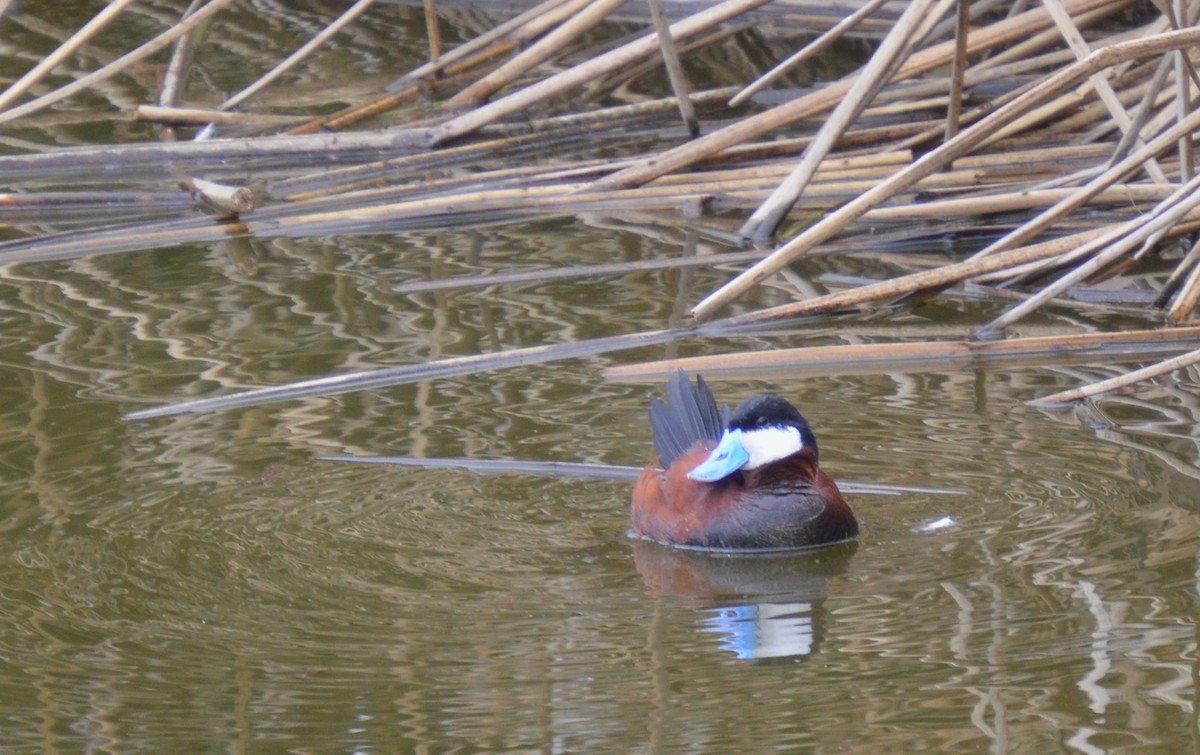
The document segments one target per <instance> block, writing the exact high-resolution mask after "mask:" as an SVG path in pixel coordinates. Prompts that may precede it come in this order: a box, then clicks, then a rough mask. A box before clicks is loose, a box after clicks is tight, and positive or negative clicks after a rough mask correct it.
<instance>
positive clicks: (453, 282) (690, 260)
mask: <svg viewBox="0 0 1200 755" xmlns="http://www.w3.org/2000/svg"><path fill="white" fill-rule="evenodd" d="M758 256H759V254H758V252H733V253H729V254H720V255H704V256H701V257H665V258H664V257H659V258H655V259H649V260H634V261H632V262H614V263H610V264H607V265H569V266H567V267H557V268H543V269H540V270H512V271H508V272H498V273H486V274H484V275H458V276H455V277H453V278H445V279H439V280H417V281H411V282H409V283H401V284H399V285H397V286H393V287H392V292H393V293H396V294H404V295H407V296H413V295H416V294H425V293H434V292H440V291H461V290H463V289H471V288H490V287H492V286H515V285H522V284H533V283H549V282H552V281H562V280H575V279H578V278H599V277H603V276H617V275H630V274H633V273H647V272H659V271H662V270H676V269H679V268H689V267H712V266H713V265H738V264H744V263H746V262H751V261H753V260H754V259H756V258H757V257H758Z"/></svg>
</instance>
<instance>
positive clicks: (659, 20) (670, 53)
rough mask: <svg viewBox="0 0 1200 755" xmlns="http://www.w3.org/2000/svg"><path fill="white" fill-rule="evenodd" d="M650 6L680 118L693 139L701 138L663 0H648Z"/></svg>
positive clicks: (689, 89)
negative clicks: (677, 103) (677, 102)
mask: <svg viewBox="0 0 1200 755" xmlns="http://www.w3.org/2000/svg"><path fill="white" fill-rule="evenodd" d="M647 4H648V5H649V6H650V19H651V20H652V21H653V22H654V33H655V34H657V35H658V46H659V52H661V53H662V59H663V65H665V66H666V69H667V78H668V80H669V81H670V82H671V91H672V92H674V93H675V99H676V100H678V101H679V117H680V119H682V120H683V125H684V128H686V129H687V131H688V134H690V135H691V137H692V138H693V139H695V138H696V137H697V136H700V122H699V121H697V120H696V108H695V107H694V106H693V105H692V100H691V91H692V87H691V84H689V83H688V80H687V74H685V73H684V71H683V64H682V63H681V62H680V61H679V51H678V50H677V49H676V48H675V38H674V37H673V36H671V24H670V22H669V21H667V13H666V11H665V10H663V6H662V0H647Z"/></svg>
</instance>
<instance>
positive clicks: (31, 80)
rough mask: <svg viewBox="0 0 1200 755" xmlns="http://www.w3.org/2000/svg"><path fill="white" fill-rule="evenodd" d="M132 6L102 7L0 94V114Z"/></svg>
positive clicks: (117, 1) (118, 2)
mask: <svg viewBox="0 0 1200 755" xmlns="http://www.w3.org/2000/svg"><path fill="white" fill-rule="evenodd" d="M132 4H133V0H113V2H111V3H109V4H108V5H106V6H104V9H103V10H101V11H100V12H99V13H97V14H96V15H95V16H93V17H92V20H91V21H88V22H87V23H86V24H84V25H83V26H82V27H81V28H80V29H79V31H77V32H75V33H74V34H72V35H71V36H70V37H69V38H68V39H67V40H66V41H64V42H63V43H62V44H61V45H59V46H58V48H57V49H55V50H54V52H52V53H50V54H49V55H47V56H46V57H45V58H43V59H42V61H41V62H40V63H38V64H37V65H35V66H34V67H33V68H31V69H29V71H27V72H26V73H25V75H24V76H22V77H21V78H19V79H17V80H16V81H15V82H13V84H12V85H11V86H9V87H8V89H6V90H5V91H4V92H3V93H0V112H2V111H3V110H4V109H5V108H7V107H8V106H9V105H11V104H12V103H13V102H15V101H16V100H17V99H18V98H20V96H21V95H23V94H25V92H27V91H29V88H30V87H31V86H33V85H34V84H37V83H38V82H39V81H41V80H42V79H43V78H44V77H45V76H46V74H48V73H50V72H51V71H52V70H54V68H55V67H56V66H57V65H58V64H59V63H61V62H63V61H64V60H66V59H67V58H68V57H70V56H71V55H72V54H73V53H74V52H75V51H76V50H78V49H79V48H80V47H82V46H83V45H84V44H85V43H86V42H87V41H88V40H89V39H91V38H92V37H94V36H96V35H97V34H99V33H100V32H101V31H103V30H104V29H105V28H107V27H108V25H109V24H110V23H111V22H112V21H113V19H115V18H116V17H117V16H118V15H120V14H121V13H122V12H123V11H124V10H125V9H126V8H128V7H129V6H130V5H132Z"/></svg>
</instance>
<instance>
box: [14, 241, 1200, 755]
mask: <svg viewBox="0 0 1200 755" xmlns="http://www.w3.org/2000/svg"><path fill="white" fill-rule="evenodd" d="M682 238H683V233H682V231H681V230H680V229H679V228H676V227H672V226H670V225H663V226H658V227H655V226H648V225H636V224H627V225H624V226H622V227H621V228H620V229H615V228H614V227H613V225H612V224H611V223H608V222H607V221H606V219H597V218H589V219H581V220H579V221H553V222H550V221H537V222H530V223H528V224H524V225H517V226H507V227H502V228H481V229H477V230H474V231H469V232H468V231H445V232H438V233H430V234H408V235H403V234H400V235H391V234H389V235H378V236H334V237H324V238H302V239H276V240H271V241H262V242H260V241H252V242H251V243H250V245H249V247H250V249H249V252H250V254H249V256H247V255H245V254H242V253H240V252H239V249H238V248H237V247H234V246H232V245H224V244H214V245H211V246H188V247H175V248H166V249H159V250H148V251H141V252H133V253H128V254H121V255H113V256H109V257H97V258H92V259H81V260H76V261H70V262H61V263H53V264H40V265H22V266H19V267H10V268H7V269H5V270H4V274H3V277H2V278H0V302H2V305H3V309H4V316H3V317H2V318H0V391H2V392H3V393H2V395H3V399H4V400H3V402H2V403H0V406H3V409H2V410H0V596H2V599H0V680H2V681H0V716H2V719H3V721H4V725H3V727H0V747H2V748H3V749H6V750H16V749H35V748H40V749H43V750H46V751H78V750H92V751H113V752H129V751H138V750H150V751H172V750H184V749H188V750H208V751H221V750H235V751H242V750H252V751H277V750H278V751H283V750H288V749H297V750H311V751H383V752H394V751H415V750H421V749H424V750H428V751H436V752H442V751H449V750H462V751H476V750H487V751H495V750H539V749H540V750H547V751H605V752H681V751H714V752H719V751H747V752H750V751H767V750H786V749H791V750H798V751H817V752H847V751H849V752H859V751H863V752H876V751H880V750H882V749H884V748H894V747H896V746H897V743H902V746H903V747H904V748H906V749H913V750H921V749H927V750H936V751H945V752H981V751H996V752H1004V751H1018V752H1052V751H1073V752H1087V753H1093V752H1190V751H1196V750H1197V749H1198V747H1200V744H1198V742H1197V739H1198V726H1197V712H1196V711H1197V700H1196V697H1197V684H1196V679H1197V673H1198V668H1200V666H1198V663H1200V661H1198V659H1197V620H1196V616H1197V613H1198V606H1197V598H1198V589H1200V566H1198V564H1197V552H1198V551H1200V530H1198V527H1197V514H1198V512H1197V503H1196V501H1197V500H1198V496H1197V493H1198V492H1200V471H1198V469H1197V457H1198V450H1197V449H1198V445H1197V441H1196V436H1197V433H1196V429H1195V418H1196V416H1197V397H1198V395H1200V387H1198V381H1197V375H1196V374H1195V373H1179V374H1177V375H1176V376H1174V377H1173V378H1172V379H1171V380H1170V381H1165V382H1164V383H1162V384H1161V385H1160V386H1159V387H1157V388H1153V389H1151V390H1149V391H1145V392H1142V393H1140V394H1137V395H1136V396H1132V397H1124V398H1118V399H1112V400H1108V401H1105V402H1102V403H1101V404H1100V406H1099V409H1100V412H1101V414H1100V415H1098V416H1099V417H1100V418H1102V419H1103V420H1104V421H1103V422H1101V423H1099V424H1098V425H1096V426H1093V424H1092V421H1093V420H1094V419H1095V417H1088V416H1076V415H1074V414H1071V413H1045V412H1042V411H1038V410H1034V409H1031V408H1028V407H1026V406H1025V405H1024V404H1023V402H1024V401H1025V400H1027V399H1029V398H1032V397H1034V396H1037V395H1042V394H1045V393H1047V392H1049V391H1051V390H1054V389H1056V388H1060V387H1067V386H1070V385H1076V384H1078V383H1079V382H1081V381H1082V380H1084V379H1088V378H1094V377H1096V376H1099V375H1102V374H1107V372H1106V370H1105V369H1104V368H1090V369H1089V368H1069V369H1068V368H1061V367H1060V368H1054V369H1038V368H1021V369H989V370H986V371H983V370H980V371H949V372H933V373H925V374H915V375H909V374H899V373H898V374H893V375H879V376H866V377H855V376H847V377H827V378H815V379H803V380H802V379H787V378H778V379H773V380H771V381H769V382H751V381H745V382H734V381H722V382H718V383H716V384H715V385H714V388H715V390H716V392H717V395H718V399H719V400H721V401H728V402H729V403H736V402H737V401H739V400H740V399H742V398H744V397H745V396H746V395H749V394H751V393H754V392H758V391H761V390H763V389H764V388H769V389H771V390H774V391H777V392H780V393H782V394H784V395H786V396H788V397H789V398H791V399H792V400H793V401H794V402H795V403H796V404H797V405H798V406H799V407H800V408H801V410H802V411H804V413H805V415H806V416H807V417H808V418H809V419H810V421H811V422H812V424H813V426H814V428H815V430H816V432H817V435H818V437H819V439H820V441H821V447H822V461H823V465H824V466H825V468H826V469H827V471H829V472H830V473H831V474H832V475H833V476H834V477H835V478H836V479H840V480H850V481H870V482H878V483H889V484H894V485H921V486H933V487H940V488H952V489H959V490H961V491H963V495H933V494H922V495H918V494H907V495H903V496H898V497H885V496H865V495H864V496H856V497H851V504H852V505H853V506H854V508H855V510H856V512H857V513H858V516H859V518H860V520H861V522H862V524H863V535H862V537H861V538H860V539H859V541H858V543H857V544H855V545H853V546H850V547H845V548H840V549H834V550H827V551H821V552H817V553H810V554H801V555H786V556H773V557H763V558H728V557H720V556H709V555H704V554H696V553H686V552H678V551H672V550H668V549H664V548H661V547H658V546H655V545H653V544H648V543H641V542H636V541H633V540H631V539H629V538H628V537H627V536H626V534H625V533H626V528H627V526H628V499H629V492H630V484H629V483H626V482H602V481H594V480H588V481H583V480H572V479H557V478H544V477H530V476H521V475H495V476H484V475H472V474H467V473H464V472H462V471H459V470H445V469H428V470H427V469H413V468H407V467H404V468H401V467H379V466H358V465H349V464H337V463H330V462H322V461H319V460H318V457H319V456H321V455H325V454H331V453H354V454H408V455H416V456H470V457H474V458H495V459H530V460H561V461H587V462H595V463H607V464H624V465H639V464H642V463H644V461H645V460H646V459H647V458H648V455H649V453H650V441H649V429H648V424H647V422H646V419H645V411H646V401H647V396H648V394H649V392H650V391H652V390H656V389H657V388H655V387H654V386H648V385H624V384H613V383H606V382H604V381H603V380H602V379H601V377H600V371H601V369H602V368H603V367H604V366H606V365H609V364H618V363H623V362H626V361H637V360H643V359H652V358H658V357H661V356H664V355H676V354H685V355H686V354H694V353H709V352H716V351H720V350H725V349H728V348H732V347H737V348H745V347H746V346H747V344H750V345H753V344H759V345H762V346H765V345H767V344H787V345H800V344H804V343H825V342H841V341H843V340H850V339H858V340H873V339H874V340H882V339H886V338H895V337H914V338H928V337H935V336H937V337H947V336H946V334H947V333H950V332H965V330H966V328H969V327H970V325H971V324H974V323H981V322H983V321H985V320H986V319H987V317H988V316H990V315H992V314H994V313H995V310H994V309H990V308H989V305H983V304H961V305H960V304H953V303H950V304H945V305H941V306H939V307H937V308H932V307H930V308H926V309H924V310H922V312H921V313H920V314H919V316H916V317H907V318H902V319H899V320H897V321H896V324H895V325H894V326H892V325H888V324H887V323H883V324H880V323H868V322H852V321H848V322H846V323H843V324H842V325H841V327H842V330H841V331H840V333H838V332H834V333H832V334H831V332H830V331H829V329H828V324H826V325H823V326H821V327H820V328H819V329H818V328H816V327H812V328H807V329H798V330H796V331H794V332H793V333H791V334H788V335H785V336H781V337H776V338H774V339H770V340H768V339H766V338H762V339H756V340H753V341H751V340H749V339H743V340H738V341H727V342H707V343H705V342H695V341H689V342H683V343H678V344H672V345H668V346H666V347H654V348H645V349H641V350H638V351H635V352H629V353H622V354H616V355H610V356H607V357H601V358H590V359H586V360H579V361H568V362H561V363H552V364H549V365H542V366H537V367H529V368H523V369H513V370H504V371H496V372H490V373H484V374H479V375H475V376H469V377H461V378H454V379H446V380H438V381H433V382H426V383H418V384H414V385H408V386H399V387H394V388H388V389H383V390H378V391H373V392H370V393H359V394H346V395H341V396H336V397H328V398H316V399H306V400H302V401H295V402H290V403H286V404H277V405H268V406H262V407H255V408H250V409H242V410H235V411H230V412H226V413H219V414H205V415H188V416H181V417H175V418H168V419H162V420H154V421H148V422H141V423H130V422H125V421H123V420H122V419H121V416H122V415H123V414H125V413H127V412H129V411H132V410H134V409H138V408H142V407H145V406H150V405H155V404H159V403H163V402H169V401H174V400H181V399H183V398H190V397H195V396H202V395H216V394H219V393H225V392H230V391H232V390H235V389H238V388H244V387H250V386H259V385H275V384H281V383H285V382H288V381H292V380H298V379H302V378H305V377H311V376H315V375H321V374H326V373H330V372H343V371H348V370H351V369H359V368H364V367H368V366H379V365H389V364H408V363H415V362H421V361H426V360H430V359H435V358H441V357H446V356H453V355H460V354H461V355H466V354H474V353H478V352H480V351H491V350H496V349H499V348H514V347H519V346H524V345H533V344H538V343H557V342H564V341H568V340H576V339H583V338H591V337H598V336H603V335H609V334H614V333H626V332H635V331H637V330H642V329H650V328H657V327H661V326H662V325H663V324H664V322H666V321H668V320H670V319H671V318H672V317H673V313H678V312H679V310H680V302H688V301H695V300H696V299H698V298H699V296H700V295H701V294H702V293H704V292H707V291H709V290H711V289H712V287H713V286H715V285H717V284H719V283H720V282H722V281H723V280H725V279H726V275H725V274H724V273H714V272H697V273H684V274H681V273H677V272H670V273H652V274H641V275H631V276H626V277H623V278H616V279H604V280H598V281H590V282H562V283H554V284H545V285H530V286H523V287H516V288H493V289H487V290H483V291H467V292H453V293H445V294H423V295H419V296H415V297H411V298H410V297H405V296H401V295H397V294H394V293H392V292H391V287H392V286H393V285H395V284H397V283H400V282H402V281H405V280H410V279H414V278H420V277H428V276H429V275H431V274H437V275H449V274H458V273H463V272H468V271H472V272H473V271H477V270H479V269H496V270H507V269H513V268H516V267H520V266H525V265H533V264H543V263H546V264H571V263H585V262H586V263H597V262H602V261H611V260H612V259H640V258H648V257H652V256H655V255H659V254H663V253H674V252H676V251H677V250H678V247H679V245H681V243H682ZM243 251H244V250H243ZM865 259H866V258H863V257H861V256H860V257H857V258H840V257H834V258H822V257H814V258H812V259H811V260H806V261H805V262H804V263H803V264H802V265H800V266H799V267H798V268H797V272H798V274H800V275H802V276H808V277H815V276H817V275H819V274H820V273H821V272H824V271H828V270H834V271H838V272H856V273H857V272H862V271H863V270H864V269H865V270H867V271H869V272H873V273H876V274H878V273H879V272H880V270H879V266H878V265H877V264H873V263H870V262H869V261H864V260H865ZM787 296H788V295H787V293H786V289H785V288H783V287H782V285H775V286H773V287H771V288H768V289H764V290H762V291H759V292H757V293H756V294H755V295H754V298H752V299H751V300H750V304H752V305H754V306H761V305H763V304H766V303H774V302H780V301H784V300H786V299H787ZM1080 325H1083V326H1085V327H1101V326H1105V325H1106V323H1105V322H1104V321H1099V322H1088V321H1081V320H1079V319H1078V318H1075V319H1070V320H1068V319H1067V318H1065V317H1064V318H1062V319H1059V317H1058V316H1057V315H1047V316H1045V317H1043V318H1041V319H1040V320H1037V321H1034V322H1033V323H1031V325H1030V327H1031V328H1042V329H1049V328H1059V329H1066V328H1079V327H1080ZM889 328H892V330H890V331H889ZM956 329H958V330H956ZM902 331H903V332H902ZM947 518H948V523H947ZM934 522H942V524H943V526H939V527H936V528H933V529H930V528H929V527H928V526H927V525H929V524H931V523H934Z"/></svg>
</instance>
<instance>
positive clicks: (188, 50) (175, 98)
mask: <svg viewBox="0 0 1200 755" xmlns="http://www.w3.org/2000/svg"><path fill="white" fill-rule="evenodd" d="M199 6H200V0H192V2H191V3H189V4H188V7H187V9H186V10H185V11H184V12H183V17H184V18H187V17H188V16H190V15H192V14H193V13H195V12H196V8H198V7H199ZM193 43H194V40H193V35H191V34H185V35H183V36H182V37H180V38H179V39H177V40H175V49H173V50H172V51H171V60H170V61H169V62H168V63H167V72H166V73H165V74H163V83H162V87H161V88H160V89H159V90H158V104H159V106H160V107H171V108H173V107H177V106H178V105H179V100H180V97H181V96H182V95H183V86H184V80H185V78H186V76H187V71H188V67H189V66H190V65H191V62H192V49H193V46H194V44H193ZM162 138H163V139H167V140H170V139H174V138H175V132H174V130H170V131H164V132H163V135H162Z"/></svg>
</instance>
